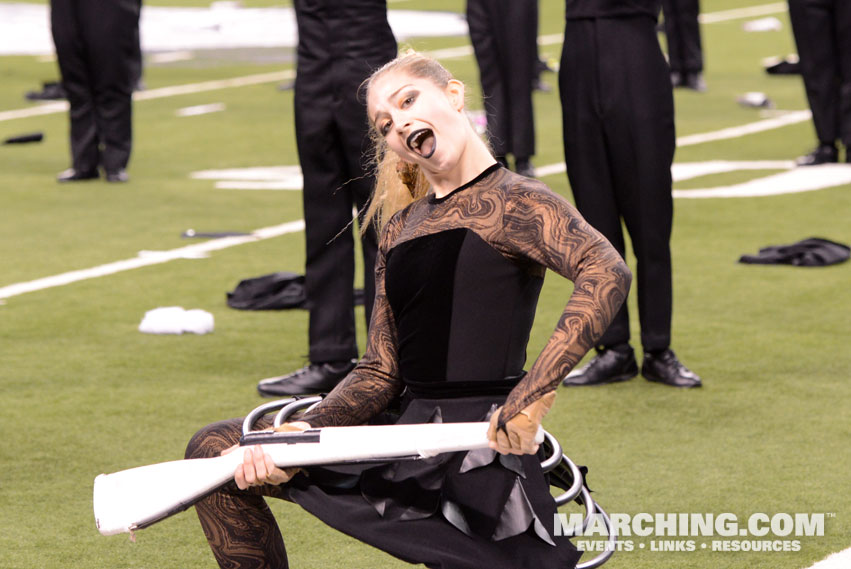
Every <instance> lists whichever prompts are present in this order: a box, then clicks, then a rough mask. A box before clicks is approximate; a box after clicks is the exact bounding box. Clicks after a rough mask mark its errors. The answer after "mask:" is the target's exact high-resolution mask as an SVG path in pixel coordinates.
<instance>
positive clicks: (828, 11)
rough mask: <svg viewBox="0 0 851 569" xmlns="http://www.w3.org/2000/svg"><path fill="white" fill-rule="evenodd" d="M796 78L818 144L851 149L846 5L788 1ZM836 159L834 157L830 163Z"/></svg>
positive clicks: (850, 19)
mask: <svg viewBox="0 0 851 569" xmlns="http://www.w3.org/2000/svg"><path fill="white" fill-rule="evenodd" d="M789 18H790V20H791V22H792V31H793V33H794V35H795V44H796V45H797V47H798V56H799V58H800V61H801V75H803V78H804V86H805V88H806V90H807V99H808V100H809V103H810V109H811V110H812V112H813V124H814V125H815V130H816V136H818V139H819V142H820V144H822V145H828V146H831V147H832V146H834V145H835V144H836V141H837V140H841V141H842V143H843V144H844V145H845V149H846V158H847V152H848V147H849V146H851V2H848V1H847V0H789ZM833 161H835V159H834V160H833Z"/></svg>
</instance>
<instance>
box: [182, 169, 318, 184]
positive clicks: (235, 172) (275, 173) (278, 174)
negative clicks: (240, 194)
mask: <svg viewBox="0 0 851 569" xmlns="http://www.w3.org/2000/svg"><path fill="white" fill-rule="evenodd" d="M291 176H299V177H301V167H299V166H266V167H256V168H226V169H224V170H200V171H198V172H192V174H190V175H189V177H190V178H193V179H196V180H251V181H260V182H275V181H278V180H281V179H283V178H288V177H291Z"/></svg>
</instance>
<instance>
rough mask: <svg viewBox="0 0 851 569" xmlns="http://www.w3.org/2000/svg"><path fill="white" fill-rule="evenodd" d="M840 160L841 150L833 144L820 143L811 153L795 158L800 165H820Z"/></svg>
mask: <svg viewBox="0 0 851 569" xmlns="http://www.w3.org/2000/svg"><path fill="white" fill-rule="evenodd" d="M838 160H839V151H838V150H837V149H836V146H834V145H833V144H819V145H818V147H816V149H815V150H813V151H812V152H810V153H809V154H805V155H804V156H801V157H800V158H798V159H797V160H795V164H796V165H798V166H818V165H819V164H833V163H835V162H837V161H838Z"/></svg>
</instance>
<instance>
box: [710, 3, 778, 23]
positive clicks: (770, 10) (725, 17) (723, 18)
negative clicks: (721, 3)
mask: <svg viewBox="0 0 851 569" xmlns="http://www.w3.org/2000/svg"><path fill="white" fill-rule="evenodd" d="M788 9H789V6H788V5H787V4H786V2H774V3H771V4H761V5H759V6H748V7H747V8H735V9H733V10H724V11H722V12H710V13H709V14H701V15H700V16H698V20H699V21H700V23H701V24H716V23H718V22H729V21H730V20H742V19H744V18H755V17H757V16H768V15H769V14H779V13H781V12H786V11H787V10H788Z"/></svg>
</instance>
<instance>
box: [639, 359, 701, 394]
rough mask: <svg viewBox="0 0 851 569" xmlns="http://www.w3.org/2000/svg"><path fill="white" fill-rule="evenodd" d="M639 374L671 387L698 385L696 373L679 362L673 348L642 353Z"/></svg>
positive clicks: (698, 379)
mask: <svg viewBox="0 0 851 569" xmlns="http://www.w3.org/2000/svg"><path fill="white" fill-rule="evenodd" d="M641 375H643V376H644V378H645V379H647V380H648V381H655V382H657V383H664V384H665V385H670V386H671V387H700V386H701V385H702V383H701V381H700V378H699V377H698V376H697V374H696V373H694V372H693V371H691V370H690V369H689V368H687V367H686V366H684V365H683V364H682V363H680V360H678V359H677V356H676V354H674V352H673V350H665V351H664V352H661V353H659V354H656V355H653V354H650V353H645V354H644V362H643V363H642V364H641Z"/></svg>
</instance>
